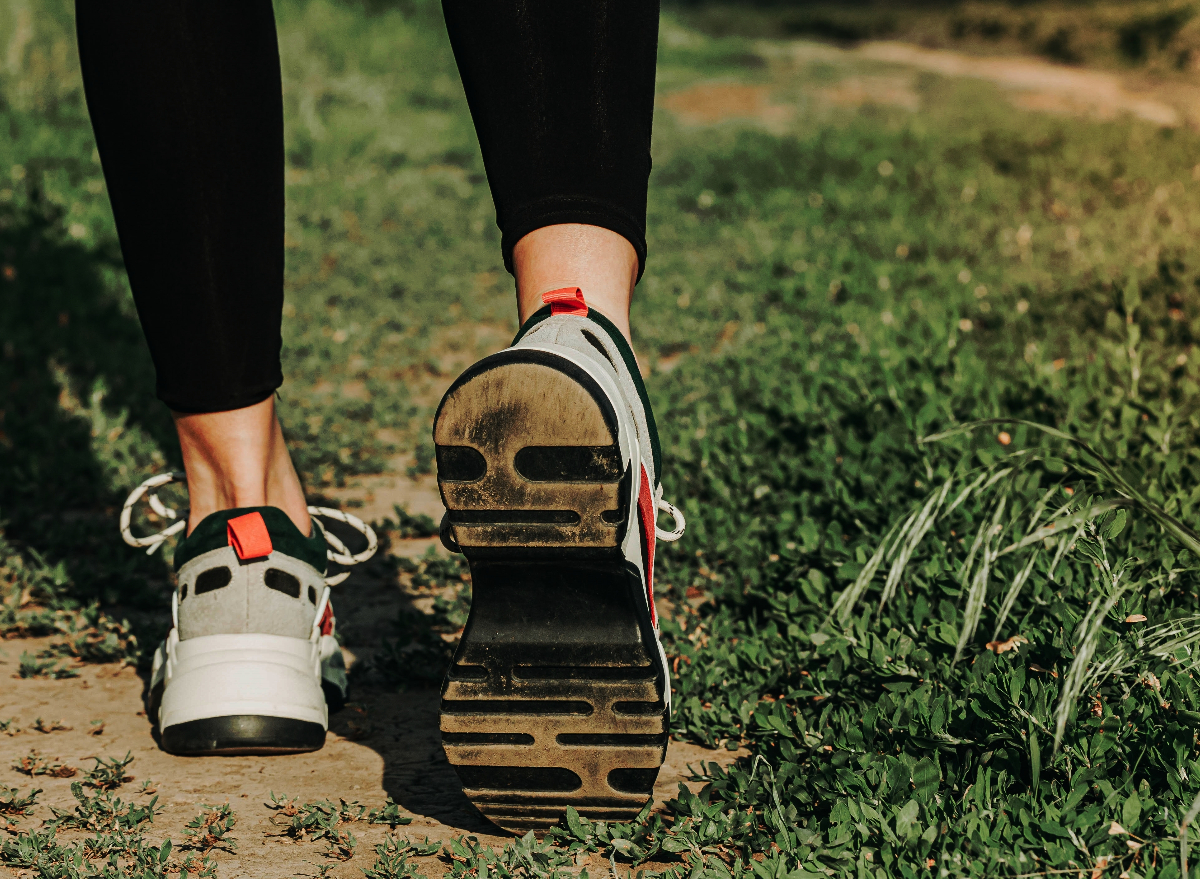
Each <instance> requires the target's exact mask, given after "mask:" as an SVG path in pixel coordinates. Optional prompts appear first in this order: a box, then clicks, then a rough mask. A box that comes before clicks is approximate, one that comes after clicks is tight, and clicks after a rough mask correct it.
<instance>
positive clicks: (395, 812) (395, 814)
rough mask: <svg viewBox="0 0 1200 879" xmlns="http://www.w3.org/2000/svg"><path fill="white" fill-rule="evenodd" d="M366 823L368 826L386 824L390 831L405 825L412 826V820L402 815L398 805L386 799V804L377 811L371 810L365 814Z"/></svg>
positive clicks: (389, 798) (390, 799)
mask: <svg viewBox="0 0 1200 879" xmlns="http://www.w3.org/2000/svg"><path fill="white" fill-rule="evenodd" d="M367 822H368V823H370V824H386V825H387V826H388V827H389V828H390V829H391V830H395V829H396V828H397V827H401V826H403V825H405V824H412V818H410V817H408V816H407V815H404V814H402V809H401V808H400V805H399V804H398V803H396V802H395V801H393V800H392V798H391V797H388V798H387V802H386V803H384V804H383V806H382V807H381V808H379V809H372V810H371V811H370V812H368V813H367Z"/></svg>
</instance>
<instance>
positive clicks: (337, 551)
mask: <svg viewBox="0 0 1200 879" xmlns="http://www.w3.org/2000/svg"><path fill="white" fill-rule="evenodd" d="M186 481H187V475H186V474H184V473H181V472H179V471H172V472H169V473H159V474H158V475H157V476H151V477H150V478H149V479H147V480H145V481H144V482H142V484H141V485H139V486H138V487H137V488H135V489H134V490H133V491H132V492H130V494H129V497H127V498H126V499H125V506H123V507H122V508H121V539H122V540H124V541H125V542H126V543H128V544H129V545H130V546H134V547H138V548H139V549H140V548H141V547H146V548H147V549H146V555H154V552H155V551H156V550H157V549H158V548H159V547H160V546H162V545H163V544H164V543H166V542H167V540H168V539H169V538H170V537H172V536H174V535H176V534H178V533H179V532H181V531H183V530H184V529H185V528H186V527H187V519H188V511H187V510H183V511H181V512H179V511H176V510H173V509H171V508H170V507H168V506H167V505H166V504H164V503H163V502H162V501H161V500H160V499H159V497H158V495H157V494H156V493H155V489H158V488H162V487H163V486H164V485H170V484H171V483H172V482H186ZM147 492H149V493H150V494H149V497H147V498H146V503H148V504H149V505H150V509H152V510H154V512H155V513H157V514H158V515H159V516H161V517H162V518H164V519H177V520H178V521H176V522H174V523H173V524H171V525H169V526H167V527H166V528H164V529H163V530H162V531H159V532H158V533H157V534H151V535H148V536H146V537H137V536H135V535H134V533H133V531H132V530H131V528H130V522H131V520H132V519H133V507H134V504H136V503H137V502H138V501H139V500H141V499H142V497H143V496H144V495H146V493H147ZM308 514H309V515H310V516H313V517H316V516H323V517H324V518H326V519H333V520H334V521H337V522H344V523H345V524H347V525H349V526H350V527H351V528H353V529H354V530H355V531H357V532H358V533H359V534H361V535H362V536H363V537H365V538H366V539H367V547H366V549H364V550H362V551H361V552H350V549H349V547H347V546H346V544H345V543H343V542H342V541H341V540H340V539H339V538H338V536H337V535H336V534H333V533H332V532H330V531H329V530H328V529H326V527H325V526H324V525H323V524H321V521H320V520H319V519H317V518H314V519H313V522H314V523H316V526H317V527H318V528H319V529H321V535H322V536H323V537H324V538H325V542H326V543H327V544H328V545H329V548H328V549H327V550H326V552H325V555H326V556H327V557H328V559H329V560H330V561H331V562H336V563H337V564H339V565H345V566H347V567H348V566H350V565H357V564H358V563H359V562H365V561H366V560H367V559H369V558H370V557H371V556H373V555H375V550H376V549H378V548H379V539H378V538H377V537H376V536H375V530H374V529H373V528H372V527H371V526H370V525H368V524H367V523H366V522H364V521H363V520H362V519H360V518H358V517H357V516H352V515H350V514H349V513H345V512H342V511H341V510H334V509H332V508H330V507H309V508H308ZM349 576H350V572H349V571H343V572H342V573H340V574H335V575H334V576H332V577H326V578H325V584H326V585H327V586H336V585H337V584H338V583H341V582H342V581H343V580H345V579H346V578H347V577H349Z"/></svg>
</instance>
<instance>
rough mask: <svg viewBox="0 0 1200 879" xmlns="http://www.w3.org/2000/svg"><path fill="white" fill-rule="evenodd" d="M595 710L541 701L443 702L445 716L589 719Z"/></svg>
mask: <svg viewBox="0 0 1200 879" xmlns="http://www.w3.org/2000/svg"><path fill="white" fill-rule="evenodd" d="M592 711H593V708H592V706H591V703H589V702H581V701H574V700H570V701H569V700H562V701H559V700H554V701H551V700H548V699H546V700H540V699H491V700H489V699H464V700H453V699H443V700H442V713H443V714H467V715H471V714H541V715H556V714H566V715H570V714H578V715H582V716H584V717H587V716H588V715H589V714H591V713H592Z"/></svg>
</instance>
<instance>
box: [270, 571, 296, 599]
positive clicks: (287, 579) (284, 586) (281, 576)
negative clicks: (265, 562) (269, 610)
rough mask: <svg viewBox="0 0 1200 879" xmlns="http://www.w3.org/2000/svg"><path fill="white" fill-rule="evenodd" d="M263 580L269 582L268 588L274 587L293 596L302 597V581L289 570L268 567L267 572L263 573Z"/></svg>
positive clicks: (277, 590)
mask: <svg viewBox="0 0 1200 879" xmlns="http://www.w3.org/2000/svg"><path fill="white" fill-rule="evenodd" d="M263 582H264V583H265V584H267V588H268V589H274V590H275V591H276V592H282V593H283V594H284V595H290V596H291V597H292V598H299V597H300V581H299V580H297V579H296V578H295V576H293V575H292V574H289V573H288V572H287V571H281V570H279V568H268V569H267V572H266V573H265V574H263Z"/></svg>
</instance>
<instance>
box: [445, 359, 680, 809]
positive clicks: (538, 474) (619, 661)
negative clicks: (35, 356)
mask: <svg viewBox="0 0 1200 879" xmlns="http://www.w3.org/2000/svg"><path fill="white" fill-rule="evenodd" d="M618 436H619V427H618V422H617V414H616V412H615V411H614V410H613V406H612V404H611V403H610V402H609V401H608V399H607V397H606V396H605V395H604V393H603V391H602V389H601V388H600V386H599V385H598V384H597V382H596V381H595V380H594V379H593V378H592V377H591V376H589V375H588V374H587V373H586V372H585V371H584V370H583V369H581V368H579V367H577V366H575V365H574V364H572V363H571V362H570V361H568V360H566V359H564V358H561V357H557V356H555V355H552V354H547V353H545V352H536V351H535V352H529V351H517V352H514V351H509V352H503V353H502V354H500V355H496V356H495V357H492V358H488V359H486V360H484V361H481V362H480V363H479V364H477V365H476V366H475V367H472V368H471V369H470V370H468V371H467V372H466V373H464V374H463V375H462V376H461V377H460V378H459V379H458V381H456V382H455V384H454V385H453V386H451V388H450V390H449V391H448V392H447V393H446V396H445V398H444V399H443V401H442V404H441V406H440V407H439V408H438V413H437V416H436V421H435V425H434V442H435V444H436V446H437V451H438V462H439V470H438V485H439V487H440V489H441V492H442V499H443V500H444V501H445V503H446V508H447V510H448V515H447V522H448V523H449V528H450V529H451V530H452V533H453V538H454V541H455V542H456V543H457V544H458V546H459V547H460V548H461V550H462V552H463V554H464V555H466V557H467V561H468V562H469V563H470V566H471V577H472V583H473V599H472V605H471V614H470V617H469V618H468V620H467V624H466V627H465V628H464V630H463V635H462V639H461V641H460V642H459V646H458V650H457V651H456V653H455V656H454V660H453V663H452V664H451V668H450V671H449V674H448V676H447V678H446V682H445V684H444V685H443V687H442V712H441V729H442V745H443V747H444V748H445V751H446V756H447V758H448V759H449V762H450V764H451V765H452V766H453V767H454V768H455V770H456V771H457V772H458V774H459V778H460V780H461V781H462V783H463V788H464V791H465V793H466V795H467V797H468V798H469V799H470V800H471V801H472V802H473V803H474V804H475V805H476V806H477V807H478V808H479V810H480V811H481V812H482V813H483V814H484V815H485V816H486V817H487V818H488V819H490V820H491V821H492V822H493V823H495V824H497V825H498V826H500V827H502V828H504V829H505V830H509V831H512V832H514V833H525V832H527V831H529V830H531V829H532V830H542V829H545V828H548V827H550V826H552V825H554V824H555V823H557V822H558V821H559V820H561V819H562V817H563V815H564V814H565V812H566V809H567V807H568V806H572V807H574V808H575V809H576V810H578V811H579V813H580V814H582V815H584V816H586V817H588V818H593V819H597V820H607V821H628V820H631V819H633V818H634V817H636V816H637V814H638V812H640V811H641V809H642V808H643V807H644V806H645V805H646V803H647V802H648V801H649V800H650V798H651V796H652V794H653V787H654V780H655V778H656V777H657V774H658V769H659V767H660V766H661V765H662V762H663V759H664V757H665V756H666V747H667V711H666V705H665V704H664V699H665V695H666V672H665V669H663V668H662V666H661V659H660V658H659V649H658V646H657V643H656V640H655V635H654V630H653V626H652V624H651V622H650V615H649V610H648V608H647V606H646V600H645V595H644V589H645V587H644V585H643V582H642V580H641V575H640V573H639V572H638V571H637V569H636V568H635V567H633V566H632V565H631V564H630V563H628V562H627V561H626V560H625V558H624V555H623V553H622V551H621V549H620V545H621V541H622V540H623V539H624V537H625V534H626V529H627V528H628V527H629V525H630V514H631V510H630V497H631V494H632V482H631V480H632V467H631V466H630V465H629V464H628V463H627V462H624V461H623V460H622V459H621V457H620V449H619V444H618ZM464 450H466V451H464ZM443 462H445V464H446V467H445V469H443V467H442V463H443Z"/></svg>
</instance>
